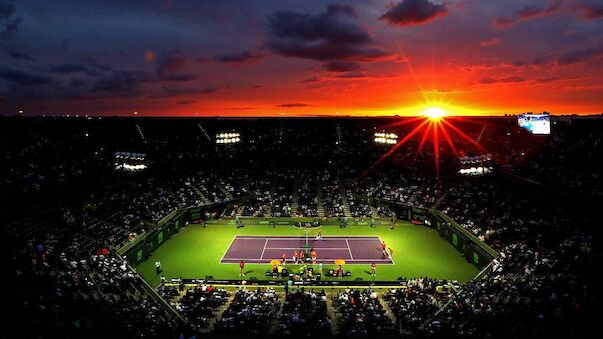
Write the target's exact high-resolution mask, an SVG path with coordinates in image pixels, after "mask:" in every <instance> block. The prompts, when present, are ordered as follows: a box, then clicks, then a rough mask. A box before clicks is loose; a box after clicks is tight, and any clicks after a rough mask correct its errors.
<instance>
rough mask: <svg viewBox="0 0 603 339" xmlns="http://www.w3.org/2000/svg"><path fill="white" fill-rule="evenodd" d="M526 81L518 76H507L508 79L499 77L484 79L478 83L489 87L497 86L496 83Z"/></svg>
mask: <svg viewBox="0 0 603 339" xmlns="http://www.w3.org/2000/svg"><path fill="white" fill-rule="evenodd" d="M524 81H526V79H525V78H522V77H520V76H508V77H501V78H491V77H490V78H484V79H482V80H480V81H479V82H480V83H481V84H484V85H490V84H498V83H512V82H524Z"/></svg>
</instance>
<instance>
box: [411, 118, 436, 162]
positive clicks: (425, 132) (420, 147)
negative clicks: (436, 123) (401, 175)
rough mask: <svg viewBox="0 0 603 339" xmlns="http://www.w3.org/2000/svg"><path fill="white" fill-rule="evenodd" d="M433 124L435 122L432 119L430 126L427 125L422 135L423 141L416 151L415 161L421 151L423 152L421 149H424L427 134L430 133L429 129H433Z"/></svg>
mask: <svg viewBox="0 0 603 339" xmlns="http://www.w3.org/2000/svg"><path fill="white" fill-rule="evenodd" d="M431 124H433V122H432V121H430V122H429V126H427V127H426V128H425V129H424V130H423V135H422V136H421V142H420V143H419V147H418V148H417V151H416V152H415V157H414V159H413V160H414V161H416V160H417V158H418V157H419V153H421V150H422V149H423V145H424V144H425V141H426V140H427V136H428V135H429V131H431V128H430V127H431Z"/></svg>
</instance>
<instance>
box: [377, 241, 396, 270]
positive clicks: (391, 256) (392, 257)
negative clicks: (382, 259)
mask: <svg viewBox="0 0 603 339" xmlns="http://www.w3.org/2000/svg"><path fill="white" fill-rule="evenodd" d="M377 238H379V242H380V243H383V240H381V237H377ZM388 254H389V260H391V262H392V265H395V264H396V262H395V261H394V256H393V255H391V254H390V253H388Z"/></svg>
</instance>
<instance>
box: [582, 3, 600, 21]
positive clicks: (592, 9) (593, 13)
mask: <svg viewBox="0 0 603 339" xmlns="http://www.w3.org/2000/svg"><path fill="white" fill-rule="evenodd" d="M579 10H580V12H582V18H584V19H599V18H603V4H588V5H587V4H585V5H581V6H579Z"/></svg>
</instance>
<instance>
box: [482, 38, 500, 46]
mask: <svg viewBox="0 0 603 339" xmlns="http://www.w3.org/2000/svg"><path fill="white" fill-rule="evenodd" d="M500 42H501V41H500V39H498V38H492V39H488V40H484V41H481V42H480V43H479V45H480V47H490V46H497V45H500Z"/></svg>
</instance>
